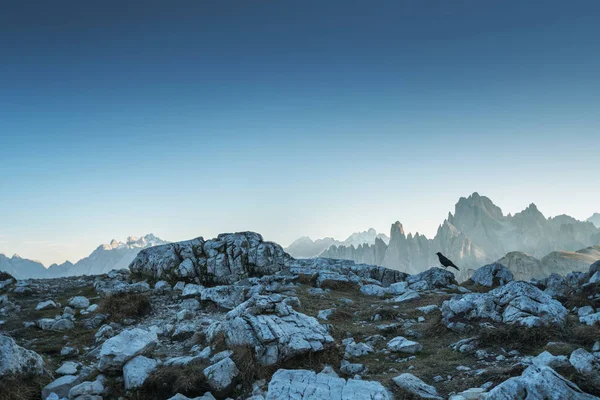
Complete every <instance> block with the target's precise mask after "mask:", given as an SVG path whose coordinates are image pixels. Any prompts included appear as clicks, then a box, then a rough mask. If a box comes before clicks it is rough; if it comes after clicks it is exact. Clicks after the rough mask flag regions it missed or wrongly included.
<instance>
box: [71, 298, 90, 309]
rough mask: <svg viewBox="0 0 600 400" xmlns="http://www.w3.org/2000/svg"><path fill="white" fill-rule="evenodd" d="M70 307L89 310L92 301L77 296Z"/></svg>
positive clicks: (72, 299)
mask: <svg viewBox="0 0 600 400" xmlns="http://www.w3.org/2000/svg"><path fill="white" fill-rule="evenodd" d="M69 305H70V306H71V307H74V308H78V309H82V308H88V307H89V306H90V301H89V300H88V299H87V297H85V296H75V297H73V298H71V299H70V300H69Z"/></svg>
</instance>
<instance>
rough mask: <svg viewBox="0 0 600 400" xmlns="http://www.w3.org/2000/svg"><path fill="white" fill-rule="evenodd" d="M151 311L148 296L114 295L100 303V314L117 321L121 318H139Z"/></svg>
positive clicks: (132, 294) (134, 294)
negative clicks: (107, 315)
mask: <svg viewBox="0 0 600 400" xmlns="http://www.w3.org/2000/svg"><path fill="white" fill-rule="evenodd" d="M150 311H152V306H151V305H150V300H148V296H146V295H143V294H140V293H115V294H112V295H110V296H108V297H106V298H105V299H103V300H102V301H101V302H100V312H101V313H104V314H109V318H110V319H111V320H113V321H118V320H121V319H123V318H140V317H143V316H144V315H147V314H149V313H150Z"/></svg>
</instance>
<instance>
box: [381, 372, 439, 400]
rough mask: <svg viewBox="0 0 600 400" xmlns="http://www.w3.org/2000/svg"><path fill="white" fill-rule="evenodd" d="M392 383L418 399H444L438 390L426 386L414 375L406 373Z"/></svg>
mask: <svg viewBox="0 0 600 400" xmlns="http://www.w3.org/2000/svg"><path fill="white" fill-rule="evenodd" d="M392 381H393V382H394V383H395V384H396V386H398V387H399V388H400V389H402V390H404V391H405V392H407V393H409V394H410V395H412V396H414V397H415V398H417V399H436V400H442V397H441V396H439V395H438V393H437V390H436V389H435V388H434V387H433V386H431V385H428V384H426V383H425V382H423V381H422V380H421V379H419V378H417V377H416V376H414V375H413V374H409V373H405V374H402V375H398V376H397V377H395V378H393V379H392Z"/></svg>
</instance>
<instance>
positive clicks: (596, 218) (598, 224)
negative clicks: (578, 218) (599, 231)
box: [586, 213, 600, 228]
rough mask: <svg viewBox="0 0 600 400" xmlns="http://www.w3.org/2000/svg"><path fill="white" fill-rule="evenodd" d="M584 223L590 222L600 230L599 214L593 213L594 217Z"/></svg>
mask: <svg viewBox="0 0 600 400" xmlns="http://www.w3.org/2000/svg"><path fill="white" fill-rule="evenodd" d="M586 221H587V222H591V223H592V224H594V225H595V226H596V227H597V228H600V213H594V215H592V216H591V217H589V218H588V219H586Z"/></svg>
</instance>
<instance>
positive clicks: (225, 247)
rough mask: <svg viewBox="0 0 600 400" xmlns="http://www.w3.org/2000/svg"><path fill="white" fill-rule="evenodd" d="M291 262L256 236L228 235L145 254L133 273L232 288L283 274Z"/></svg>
mask: <svg viewBox="0 0 600 400" xmlns="http://www.w3.org/2000/svg"><path fill="white" fill-rule="evenodd" d="M289 258H291V257H290V256H289V255H287V254H286V253H285V252H284V251H283V249H282V248H281V246H279V245H278V244H275V243H271V242H265V241H264V240H263V238H262V236H261V235H259V234H258V233H254V232H238V233H224V234H220V235H219V236H218V237H217V238H215V239H212V240H207V241H204V239H203V238H201V237H199V238H196V239H193V240H188V241H185V242H178V243H170V244H165V245H161V246H155V247H150V248H147V249H144V250H142V251H141V252H140V253H139V254H138V255H137V257H136V258H135V259H134V260H133V261H132V263H131V264H130V266H129V268H130V269H131V271H132V272H134V273H137V274H141V275H145V276H148V277H152V278H156V279H167V278H179V279H183V280H188V281H190V280H192V279H198V280H199V281H200V282H201V283H210V284H221V285H228V284H232V283H234V282H237V281H239V280H241V279H244V278H246V277H248V276H249V275H270V274H273V273H275V272H277V271H280V270H281V269H282V268H283V266H284V264H285V262H286V260H287V259H289Z"/></svg>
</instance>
